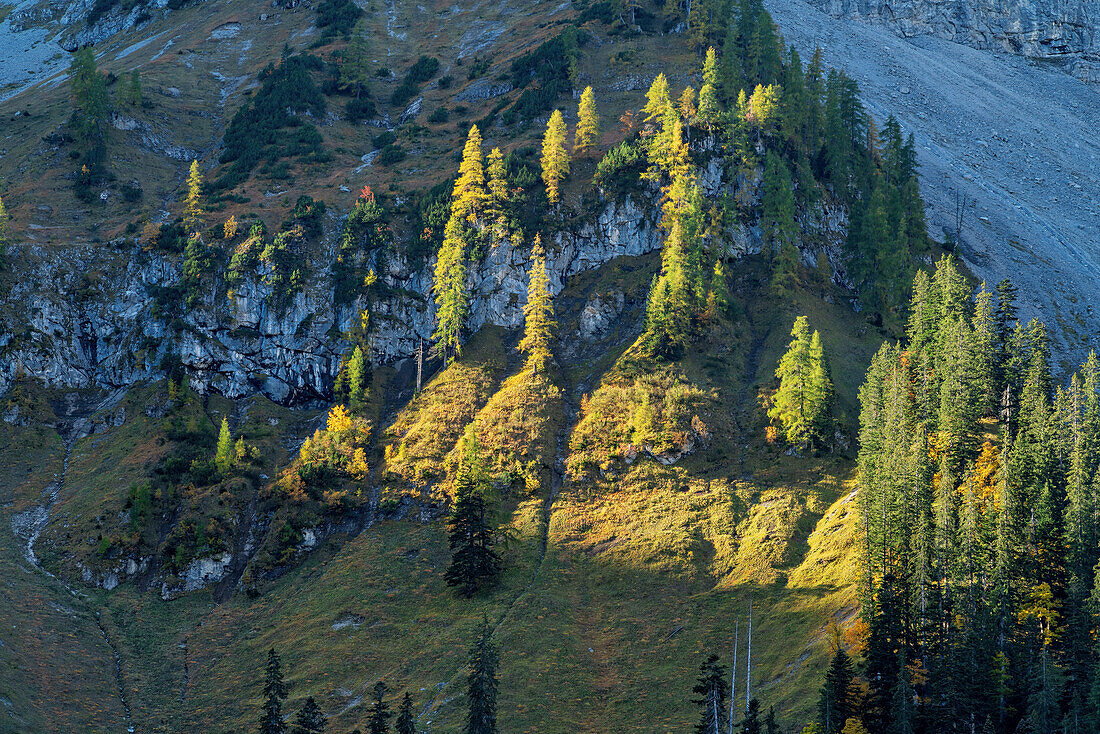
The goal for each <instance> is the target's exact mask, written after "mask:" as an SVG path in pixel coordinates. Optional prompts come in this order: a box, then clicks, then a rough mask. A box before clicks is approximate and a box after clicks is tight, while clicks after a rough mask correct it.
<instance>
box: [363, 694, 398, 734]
mask: <svg viewBox="0 0 1100 734" xmlns="http://www.w3.org/2000/svg"><path fill="white" fill-rule="evenodd" d="M373 690H374V700H373V701H372V702H371V705H370V711H369V712H368V718H367V731H368V732H369V734H387V732H389V730H390V717H392V716H393V714H392V713H391V712H390V706H389V704H388V703H386V684H385V683H383V682H382V681H378V682H377V683H375V684H374V689H373Z"/></svg>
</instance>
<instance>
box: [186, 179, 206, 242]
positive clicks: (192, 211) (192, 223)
mask: <svg viewBox="0 0 1100 734" xmlns="http://www.w3.org/2000/svg"><path fill="white" fill-rule="evenodd" d="M202 219H203V210H202V173H200V172H199V162H198V161H191V171H190V173H188V175H187V198H185V199H184V204H183V227H184V229H185V230H186V231H187V232H188V233H189V234H197V233H198V231H199V229H200V228H201V227H202Z"/></svg>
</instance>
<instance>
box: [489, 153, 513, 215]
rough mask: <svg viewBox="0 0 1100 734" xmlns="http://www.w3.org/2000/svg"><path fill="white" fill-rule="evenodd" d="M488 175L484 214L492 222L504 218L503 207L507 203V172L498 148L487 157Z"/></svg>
mask: <svg viewBox="0 0 1100 734" xmlns="http://www.w3.org/2000/svg"><path fill="white" fill-rule="evenodd" d="M486 160H487V162H488V164H489V165H488V174H489V183H488V188H489V194H488V197H489V203H488V206H487V207H486V214H487V216H488V218H489V219H491V220H493V221H494V222H495V221H496V220H497V219H498V218H500V217H503V216H504V207H505V206H506V205H507V203H508V172H507V169H506V167H505V165H504V154H503V153H501V152H500V148H493V149H492V150H491V151H489V155H488V157H487V159H486Z"/></svg>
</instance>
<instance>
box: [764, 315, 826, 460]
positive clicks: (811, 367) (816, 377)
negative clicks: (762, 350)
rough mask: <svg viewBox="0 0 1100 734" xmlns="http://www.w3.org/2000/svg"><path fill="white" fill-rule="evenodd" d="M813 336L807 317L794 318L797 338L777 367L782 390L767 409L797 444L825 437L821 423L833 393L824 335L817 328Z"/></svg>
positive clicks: (777, 376)
mask: <svg viewBox="0 0 1100 734" xmlns="http://www.w3.org/2000/svg"><path fill="white" fill-rule="evenodd" d="M814 335H815V336H816V339H815V336H811V334H810V329H809V326H808V324H807V321H806V317H805V316H799V317H798V318H797V319H795V322H794V327H793V328H792V329H791V336H792V337H794V338H793V340H792V341H791V344H790V346H789V347H788V349H787V353H786V354H784V355H783V358H782V359H780V360H779V366H778V367H777V368H776V370H775V376H776V378H777V379H778V380H779V390H778V391H777V392H776V394H775V397H774V398H773V400H772V407H771V408H770V409H769V410H768V417H769V418H771V419H772V420H778V421H779V422H780V423H781V425H782V427H783V431H784V433H785V434H786V437H787V441H788V442H789V443H791V444H793V445H796V446H799V445H805V444H808V443H810V442H811V441H816V440H820V439H822V438H824V436H823V435H822V434H821V428H820V426H821V425H822V421H823V420H824V417H825V416H826V415H827V413H828V410H829V401H830V398H831V394H832V383H831V381H830V379H829V377H828V375H827V374H826V369H825V365H824V364H823V361H824V355H823V354H822V352H821V346H820V339H821V337H820V335H818V334H817V332H816V331H815V332H814ZM815 342H816V345H815Z"/></svg>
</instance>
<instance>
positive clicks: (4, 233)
mask: <svg viewBox="0 0 1100 734" xmlns="http://www.w3.org/2000/svg"><path fill="white" fill-rule="evenodd" d="M10 218H11V217H10V216H9V215H8V210H7V207H5V206H4V199H3V198H0V258H2V257H3V256H4V251H5V250H6V249H7V246H8V245H10V244H11V230H10V228H9V227H10V225H9V224H8V220H9V219H10Z"/></svg>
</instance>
